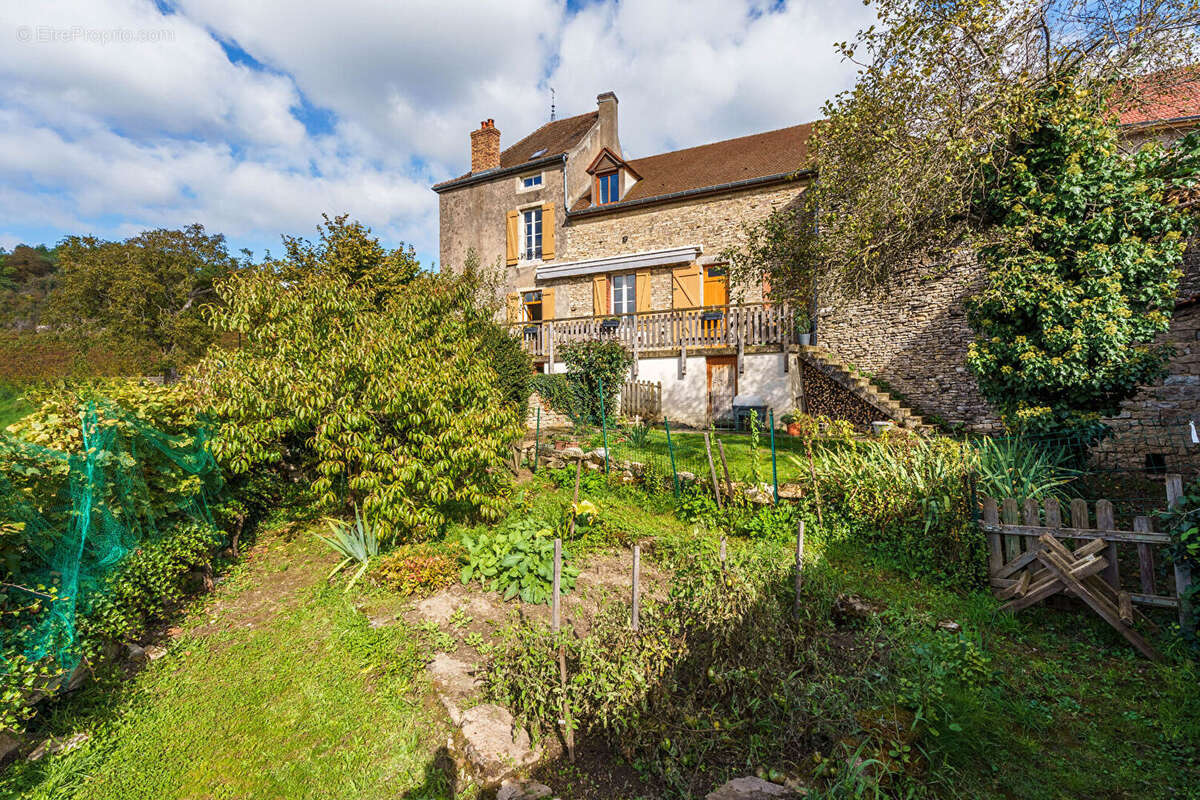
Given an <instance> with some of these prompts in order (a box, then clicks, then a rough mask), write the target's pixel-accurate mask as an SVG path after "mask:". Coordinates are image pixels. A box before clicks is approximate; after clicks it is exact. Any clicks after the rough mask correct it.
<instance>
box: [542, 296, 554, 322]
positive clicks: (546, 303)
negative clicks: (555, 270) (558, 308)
mask: <svg viewBox="0 0 1200 800" xmlns="http://www.w3.org/2000/svg"><path fill="white" fill-rule="evenodd" d="M542 319H543V320H547V319H554V290H553V289H542Z"/></svg>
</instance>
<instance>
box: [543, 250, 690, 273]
mask: <svg viewBox="0 0 1200 800" xmlns="http://www.w3.org/2000/svg"><path fill="white" fill-rule="evenodd" d="M702 252H704V247H703V246H702V245H698V244H693V245H688V246H687V247H671V248H668V249H666V250H648V251H646V252H644V253H629V254H626V255H619V256H607V257H605V258H589V259H588V260H586V261H567V262H565V263H562V264H543V265H542V266H540V267H538V268H537V279H538V280H540V281H542V280H548V279H550V278H570V277H574V276H576V275H593V274H595V273H597V272H617V271H624V270H630V269H641V268H643V267H661V266H665V265H667V264H684V263H687V262H689V261H695V260H696V259H697V258H698V257H699V256H700V253H702Z"/></svg>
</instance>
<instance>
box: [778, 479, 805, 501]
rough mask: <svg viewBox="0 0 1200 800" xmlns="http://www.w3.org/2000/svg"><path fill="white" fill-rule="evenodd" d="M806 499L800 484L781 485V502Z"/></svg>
mask: <svg viewBox="0 0 1200 800" xmlns="http://www.w3.org/2000/svg"><path fill="white" fill-rule="evenodd" d="M801 497H804V487H803V486H801V485H800V484H798V483H781V484H780V485H779V499H780V500H799V499H800V498H801Z"/></svg>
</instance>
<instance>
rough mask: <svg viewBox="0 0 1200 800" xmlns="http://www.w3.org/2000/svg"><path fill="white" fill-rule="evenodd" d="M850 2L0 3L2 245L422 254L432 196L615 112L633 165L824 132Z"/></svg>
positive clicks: (839, 78)
mask: <svg viewBox="0 0 1200 800" xmlns="http://www.w3.org/2000/svg"><path fill="white" fill-rule="evenodd" d="M870 22H871V19H870V11H869V9H867V8H865V7H864V6H863V4H862V3H861V2H860V0H793V1H792V2H779V1H778V0H774V1H768V0H687V1H686V2H665V1H664V0H641V1H640V2H606V1H604V0H588V1H586V2H578V1H577V0H567V2H561V0H504V2H497V1H495V0H474V2H460V0H400V1H398V2H384V0H375V1H374V2H372V1H371V0H339V2H337V3H320V4H318V3H303V4H299V3H295V2H294V0H287V1H285V0H157V2H155V0H74V1H71V0H4V2H3V3H0V247H6V248H8V249H11V248H12V247H13V246H14V245H16V244H18V243H27V244H37V243H47V244H52V243H54V242H56V241H58V240H59V239H60V238H62V237H63V236H67V235H70V234H94V235H96V236H101V237H104V238H124V237H127V236H131V235H135V234H137V233H138V232H140V231H142V230H146V229H149V228H159V227H167V228H178V227H182V226H184V225H188V224H191V223H193V222H199V223H201V224H203V225H204V226H205V228H207V229H208V231H209V232H217V233H223V234H225V236H226V237H227V239H228V243H229V246H230V249H231V250H235V251H236V250H240V249H242V248H247V249H250V250H252V251H253V253H254V257H255V258H256V259H259V258H262V257H263V256H264V254H265V252H266V251H267V250H268V249H269V250H271V251H272V252H273V253H276V254H278V253H279V252H280V251H281V249H282V248H281V247H280V236H281V234H292V235H302V236H307V237H310V238H312V237H314V236H315V230H316V226H317V224H318V223H320V221H321V214H322V213H328V214H329V215H331V216H333V215H336V214H340V213H348V214H349V215H350V216H351V217H352V218H355V219H358V220H361V221H362V222H364V223H366V224H367V225H370V226H371V228H372V229H373V231H374V232H375V234H376V235H377V236H379V238H380V239H381V240H382V241H383V242H384V243H385V244H386V245H388V246H389V247H395V246H398V245H399V244H400V243H402V242H403V243H407V244H411V245H413V246H414V247H415V248H416V250H417V254H418V257H419V258H420V259H421V261H422V263H425V264H432V262H434V261H436V259H437V241H438V219H437V195H435V194H434V193H433V192H432V191H430V188H429V187H430V186H431V185H432V184H433V183H436V182H437V181H440V180H445V179H446V178H451V177H454V176H456V175H460V174H462V173H464V172H466V171H468V170H469V168H470V149H469V132H470V131H471V130H472V129H473V128H476V127H478V125H479V121H480V120H482V119H487V118H492V119H495V121H496V127H497V128H499V129H500V131H501V146H502V147H504V146H507V145H508V144H512V143H514V142H516V141H517V140H518V139H520V138H522V137H523V136H525V135H526V134H528V133H529V132H531V131H533V130H534V129H535V128H537V127H538V126H539V125H541V124H543V123H545V122H547V121H548V120H549V115H550V95H551V88H553V89H554V92H555V97H556V105H557V112H558V116H559V118H562V117H565V116H570V115H573V114H581V113H584V112H587V111H591V110H593V109H594V108H595V104H596V95H597V94H599V93H600V92H604V91H613V92H615V93H616V94H617V97H618V98H619V100H620V107H619V108H620V111H619V118H620V137H621V144H622V148H623V149H624V150H625V155H626V156H627V157H630V158H636V157H640V156H646V155H653V154H655V153H661V152H665V151H668V150H674V149H677V148H680V147H689V146H692V145H697V144H703V143H705V142H711V141H717V140H720V139H726V138H730V137H733V136H741V135H745V134H749V133H755V132H758V131H764V130H771V129H774V128H780V127H784V126H788V125H795V124H797V123H800V122H807V121H810V120H813V119H816V118H818V117H819V115H820V108H821V105H822V103H823V102H824V101H825V100H826V99H828V98H829V97H831V96H832V95H834V94H836V93H837V92H838V91H841V90H842V89H845V88H848V86H849V85H850V84H851V83H852V81H853V77H854V69H853V67H852V66H851V65H849V64H846V63H843V62H841V60H840V59H839V57H838V56H837V55H836V54H835V53H834V49H833V43H834V42H836V41H841V40H845V39H850V38H853V36H854V34H855V33H856V32H857V31H858V30H859V29H860V28H862V27H865V26H866V25H868V24H870Z"/></svg>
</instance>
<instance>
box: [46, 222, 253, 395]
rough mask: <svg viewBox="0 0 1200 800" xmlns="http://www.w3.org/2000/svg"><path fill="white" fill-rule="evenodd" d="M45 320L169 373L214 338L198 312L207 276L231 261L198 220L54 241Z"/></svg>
mask: <svg viewBox="0 0 1200 800" xmlns="http://www.w3.org/2000/svg"><path fill="white" fill-rule="evenodd" d="M57 253H58V258H59V269H58V274H57V285H56V286H55V288H54V291H53V292H52V294H51V296H50V307H49V311H48V314H47V317H48V321H49V322H51V323H52V324H55V325H57V326H59V327H61V328H62V329H64V330H66V331H68V332H71V333H75V334H78V335H80V336H81V337H82V338H86V339H91V340H95V339H99V340H102V341H104V342H105V343H110V344H112V345H113V346H116V347H118V348H120V349H123V350H125V351H127V352H130V353H132V354H135V355H137V356H139V357H141V358H142V359H143V360H144V364H145V368H146V369H148V370H156V371H162V372H164V373H170V372H172V371H173V370H175V369H177V368H178V367H180V366H182V365H183V364H185V363H188V362H189V361H192V360H194V359H196V358H197V357H199V356H200V355H202V354H203V353H204V351H205V349H207V347H208V345H209V344H210V343H211V342H212V340H213V338H214V335H215V334H214V331H213V330H212V328H211V327H209V325H208V324H207V323H206V322H205V321H204V316H203V313H202V312H203V309H204V306H205V305H207V304H211V303H213V302H215V301H216V299H217V297H216V294H215V292H214V288H213V284H214V281H216V280H218V279H220V278H222V277H224V276H227V275H229V274H230V273H232V272H234V271H235V270H236V269H237V268H238V266H239V262H238V260H237V259H236V258H234V257H231V256H230V255H229V253H228V251H227V250H226V248H225V237H224V236H222V235H220V234H213V235H209V234H207V233H205V231H204V226H203V225H190V226H188V227H187V228H184V229H183V230H166V229H159V230H152V231H146V232H144V233H142V234H140V235H138V236H134V237H132V238H130V239H126V240H125V241H123V242H113V241H104V240H102V239H98V238H96V237H93V236H69V237H67V238H66V239H64V240H63V241H62V243H60V244H59V246H58V249H57Z"/></svg>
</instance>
